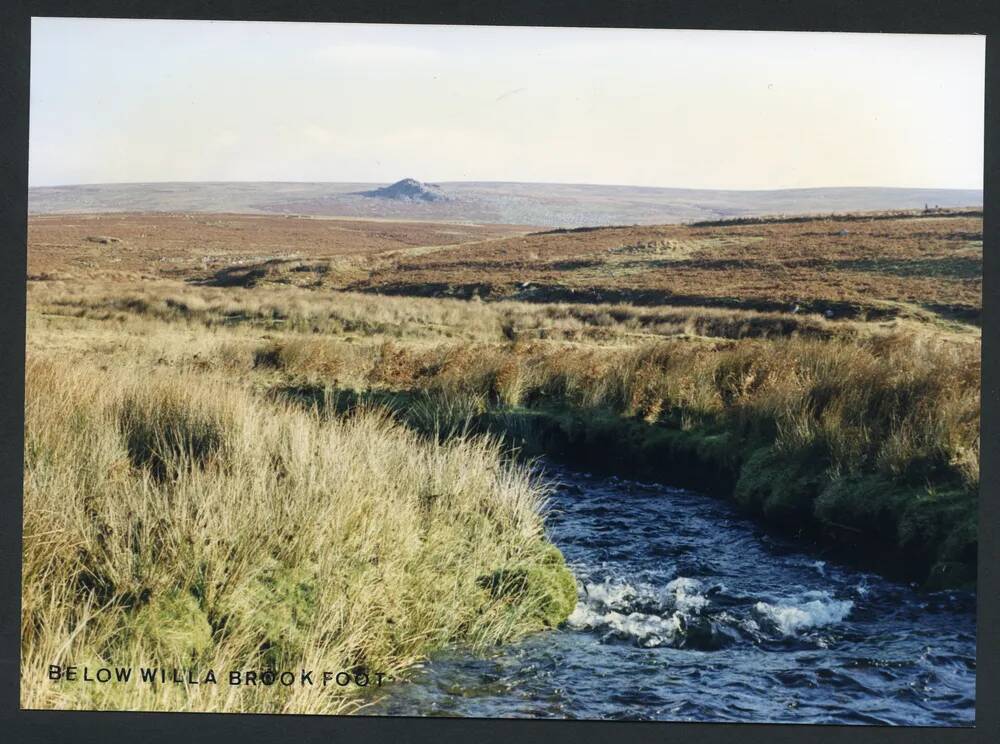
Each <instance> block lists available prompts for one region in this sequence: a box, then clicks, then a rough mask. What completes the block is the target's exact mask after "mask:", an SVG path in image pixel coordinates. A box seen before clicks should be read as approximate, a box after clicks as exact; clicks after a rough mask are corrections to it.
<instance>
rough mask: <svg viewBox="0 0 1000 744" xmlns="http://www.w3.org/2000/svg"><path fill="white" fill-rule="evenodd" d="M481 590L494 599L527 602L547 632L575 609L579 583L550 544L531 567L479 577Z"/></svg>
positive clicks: (508, 568) (515, 567)
mask: <svg viewBox="0 0 1000 744" xmlns="http://www.w3.org/2000/svg"><path fill="white" fill-rule="evenodd" d="M478 584H479V586H481V587H483V588H484V589H487V590H488V591H489V592H490V594H491V595H492V596H493V597H495V598H508V599H513V600H514V601H517V602H524V603H525V604H526V605H527V606H529V607H531V610H532V613H533V615H534V618H535V620H537V621H538V623H539V624H540V625H541V626H543V627H547V628H554V627H556V626H558V625H560V624H561V623H562V622H564V621H565V620H566V618H568V617H569V615H570V613H572V612H573V609H574V608H575V607H576V580H575V579H574V578H573V574H572V572H571V571H570V570H569V567H568V566H567V565H566V560H565V559H564V558H563V555H562V553H561V552H560V551H559V548H557V547H556V546H555V545H552V544H547V545H546V546H545V547H544V548H543V550H542V551H541V553H540V555H539V556H538V557H537V559H535V560H534V561H533V562H531V563H529V564H521V565H517V566H512V567H505V568H501V569H498V570H496V571H494V572H493V573H490V574H486V575H484V576H480V577H479V579H478Z"/></svg>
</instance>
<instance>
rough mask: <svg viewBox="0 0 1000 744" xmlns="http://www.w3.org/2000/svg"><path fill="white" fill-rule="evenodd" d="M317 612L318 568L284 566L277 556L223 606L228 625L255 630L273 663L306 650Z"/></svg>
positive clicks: (263, 648) (266, 658)
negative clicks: (306, 641)
mask: <svg viewBox="0 0 1000 744" xmlns="http://www.w3.org/2000/svg"><path fill="white" fill-rule="evenodd" d="M315 612H316V574H315V571H314V570H313V569H312V568H307V567H302V566H293V567H289V566H285V565H283V564H281V563H279V562H278V561H276V560H274V559H270V560H268V561H265V562H264V564H263V565H262V566H261V568H260V569H259V570H258V571H257V573H256V574H255V575H254V576H253V578H252V579H251V580H250V581H249V582H248V583H247V584H246V585H244V586H243V587H242V588H241V589H239V590H237V591H236V592H234V594H233V595H232V596H231V598H230V600H229V601H228V602H227V604H226V606H225V608H224V614H225V615H226V616H227V618H228V621H227V625H228V624H229V623H232V624H234V625H238V626H239V627H240V628H242V629H247V630H250V632H253V633H255V634H256V635H257V636H258V637H259V638H260V640H261V650H262V651H263V652H264V656H265V660H266V661H269V662H271V663H273V664H278V663H279V662H280V660H281V659H290V658H295V657H296V656H298V655H300V654H301V653H302V652H303V650H304V648H305V640H306V637H307V635H308V633H309V631H310V628H311V626H312V622H313V618H314V617H315Z"/></svg>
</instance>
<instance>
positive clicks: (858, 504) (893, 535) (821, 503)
mask: <svg viewBox="0 0 1000 744" xmlns="http://www.w3.org/2000/svg"><path fill="white" fill-rule="evenodd" d="M913 498H914V494H913V490H912V489H907V488H904V487H901V486H900V485H899V484H897V483H893V482H892V481H890V480H889V479H888V478H886V477H884V476H881V475H851V476H846V477H843V478H838V479H836V480H834V481H831V482H830V484H829V485H828V486H827V487H826V488H825V489H823V491H822V493H820V495H819V498H817V499H816V505H815V509H814V514H815V516H816V518H817V519H818V520H819V521H820V522H821V523H823V524H825V525H834V526H846V527H850V528H852V529H855V530H859V531H862V532H866V533H869V534H872V535H877V536H878V537H880V538H882V539H884V540H888V541H890V542H892V543H895V542H896V539H897V537H898V535H897V533H898V530H899V523H900V519H901V517H902V514H903V512H904V510H905V509H906V506H907V504H908V503H910V502H911V501H912V500H913Z"/></svg>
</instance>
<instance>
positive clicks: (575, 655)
mask: <svg viewBox="0 0 1000 744" xmlns="http://www.w3.org/2000/svg"><path fill="white" fill-rule="evenodd" d="M546 475H547V476H549V477H550V478H554V479H556V480H557V481H558V483H559V485H558V487H557V489H556V491H555V493H554V495H553V496H552V498H551V501H550V506H549V513H548V516H547V518H546V525H547V530H548V533H549V536H550V538H551V539H552V541H553V542H554V543H555V544H556V545H558V546H559V548H560V549H561V550H562V551H563V554H564V555H565V556H566V560H567V561H568V562H569V564H570V567H571V568H572V570H573V573H574V574H575V576H576V578H577V583H578V593H579V602H578V604H577V607H576V610H575V611H574V612H573V614H572V616H571V617H570V618H569V621H568V622H567V623H566V624H565V626H564V627H562V628H560V629H559V630H555V631H551V632H547V633H540V634H537V635H534V636H531V637H529V638H527V639H525V640H523V641H521V642H518V643H514V644H508V645H506V646H502V647H498V648H497V650H496V651H495V652H490V653H487V654H486V655H483V656H472V655H470V654H468V653H467V652H461V651H449V652H445V653H442V654H439V655H437V656H435V657H433V658H432V659H430V660H429V661H428V662H427V663H426V664H425V665H424V666H423V667H422V668H420V669H419V670H418V671H417V672H416V673H415V675H414V677H413V679H412V681H411V682H407V683H399V684H395V685H392V686H391V687H390V688H389V689H388V691H387V692H388V694H387V695H386V696H385V697H384V698H383V699H382V700H381V701H379V702H378V703H377V704H375V705H374V706H373V707H372V708H370V709H368V710H366V711H365V712H366V713H367V714H369V715H372V714H375V715H409V716H427V715H438V716H442V715H443V716H475V717H488V718H509V717H517V718H586V719H626V720H670V721H745V722H789V723H848V724H909V725H947V726H954V725H966V726H967V725H972V724H973V723H974V721H975V674H976V645H975V631H976V625H975V597H974V595H972V594H969V593H961V592H942V593H935V594H927V593H920V592H917V591H916V590H914V589H913V588H911V587H908V586H905V585H902V584H898V583H894V582H891V581H888V580H886V579H883V578H880V577H878V576H876V575H874V574H871V573H865V572H863V571H858V570H855V569H852V568H847V567H844V566H842V565H836V564H833V563H826V562H824V561H821V560H817V559H816V557H815V556H810V555H807V554H805V553H803V552H802V551H801V548H800V547H799V546H797V545H796V544H794V543H792V542H790V541H788V540H785V539H782V538H779V537H775V536H773V535H771V534H768V533H766V532H765V531H763V530H762V529H761V528H760V527H758V526H757V525H756V524H754V523H753V522H751V521H749V520H747V519H744V518H743V517H741V516H740V515H739V514H738V512H736V511H735V509H734V508H733V507H732V506H731V505H729V504H727V503H725V502H723V501H721V500H718V499H713V498H709V497H706V496H703V495H700V494H696V493H692V492H690V491H685V490H682V489H676V488H670V487H667V486H662V485H653V484H644V483H636V482H632V481H627V480H622V479H619V478H614V477H611V478H605V477H599V476H592V475H589V474H578V473H572V472H569V471H565V470H560V469H558V468H553V467H552V466H551V465H547V466H546Z"/></svg>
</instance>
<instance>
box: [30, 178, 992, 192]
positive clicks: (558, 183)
mask: <svg viewBox="0 0 1000 744" xmlns="http://www.w3.org/2000/svg"><path fill="white" fill-rule="evenodd" d="M407 178H412V177H411V176H404V177H403V178H398V179H396V180H395V181H312V180H308V181H294V180H267V179H259V180H257V179H255V180H247V179H240V180H197V181H177V180H171V181H89V182H79V183H59V184H42V185H31V184H29V185H28V190H29V191H30V190H31V189H62V188H75V187H88V186H147V185H172V184H180V185H208V184H300V185H335V184H356V185H363V186H381V185H392V184H395V183H399V182H400V181H402V180H406V179H407ZM413 180H415V181H419V182H420V183H423V184H477V183H481V184H512V185H532V186H587V187H594V188H601V187H603V188H625V189H651V190H661V191H716V192H718V191H740V192H748V191H749V192H768V191H832V190H862V189H876V190H889V189H895V190H899V191H979V192H983V191H984V187H983V186H779V187H755V188H734V187H706V186H694V187H691V186H648V185H641V184H627V183H583V182H572V181H490V180H483V179H471V180H467V181H456V180H434V179H428V180H420V179H413Z"/></svg>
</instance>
